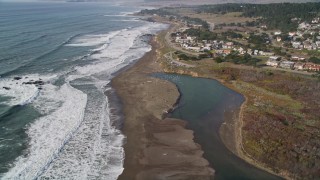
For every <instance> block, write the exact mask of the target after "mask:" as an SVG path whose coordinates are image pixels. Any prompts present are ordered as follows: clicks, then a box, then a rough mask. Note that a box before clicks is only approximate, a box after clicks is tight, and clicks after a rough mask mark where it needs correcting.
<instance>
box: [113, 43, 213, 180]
mask: <svg viewBox="0 0 320 180" xmlns="http://www.w3.org/2000/svg"><path fill="white" fill-rule="evenodd" d="M151 45H152V50H151V51H150V52H148V53H147V54H145V55H144V57H143V58H141V59H140V60H139V61H138V62H137V63H136V64H135V65H134V66H132V67H131V68H129V69H127V70H126V71H123V72H121V73H120V74H119V75H118V76H117V77H115V78H114V79H113V80H112V87H113V88H114V89H115V90H116V93H117V95H118V96H119V97H120V100H121V102H122V105H123V113H124V118H125V120H124V124H123V129H122V131H123V133H124V134H125V136H126V142H125V144H124V150H125V159H124V171H123V173H122V174H121V175H120V176H119V178H118V179H120V180H121V179H141V180H144V179H155V180H156V179H201V180H207V179H208V180H209V179H213V174H214V170H213V169H212V168H210V167H209V163H208V161H207V160H206V159H204V158H203V157H202V155H203V151H202V150H201V147H200V146H199V145H198V144H196V143H195V142H194V141H193V139H194V136H193V132H192V131H191V130H187V129H185V126H186V122H184V121H182V120H178V119H169V118H163V115H164V114H165V113H166V112H167V111H168V110H169V109H171V108H172V107H173V106H174V104H175V103H176V101H177V99H178V97H179V92H178V90H177V88H176V86H175V85H174V84H172V83H170V82H167V81H164V80H161V79H157V78H154V77H152V76H151V74H152V73H155V72H162V70H161V68H160V65H159V63H158V62H157V58H158V56H157V51H156V50H157V48H158V46H159V44H158V43H157V41H156V40H155V39H152V40H151Z"/></svg>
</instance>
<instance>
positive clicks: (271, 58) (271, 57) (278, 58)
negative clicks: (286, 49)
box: [269, 56, 281, 61]
mask: <svg viewBox="0 0 320 180" xmlns="http://www.w3.org/2000/svg"><path fill="white" fill-rule="evenodd" d="M280 59H281V57H279V56H270V57H269V60H273V61H278V60H280Z"/></svg>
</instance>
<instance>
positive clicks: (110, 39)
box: [4, 23, 166, 179]
mask: <svg viewBox="0 0 320 180" xmlns="http://www.w3.org/2000/svg"><path fill="white" fill-rule="evenodd" d="M165 27H166V26H165V25H163V24H157V23H147V24H146V25H144V26H141V27H137V28H131V29H123V30H121V31H115V32H110V33H108V34H105V35H86V36H83V37H80V38H78V39H77V40H75V42H71V43H70V44H68V45H70V46H94V45H100V47H98V48H96V49H93V50H94V51H95V52H96V53H94V54H92V55H91V58H92V59H94V60H95V61H92V62H91V64H88V65H86V66H79V67H76V68H75V69H76V71H75V72H73V73H71V74H65V75H64V76H65V83H64V85H62V86H55V85H53V84H50V83H48V84H46V85H45V86H44V88H43V89H42V90H41V91H40V95H39V97H38V98H37V99H36V100H35V101H34V102H33V103H32V105H34V107H36V108H37V109H39V110H40V112H41V113H42V114H44V116H42V117H41V118H39V119H37V120H36V121H35V122H34V123H32V124H30V126H29V127H28V130H27V134H28V136H29V137H30V143H29V146H30V147H29V152H30V153H29V154H28V155H27V156H26V157H19V158H18V159H17V160H16V162H15V163H14V167H13V168H12V169H10V171H9V172H8V173H6V174H5V176H4V179H34V178H39V177H40V178H58V179H59V178H60V179H61V178H67V179H116V178H117V177H118V176H119V175H120V174H121V172H122V170H123V167H122V161H123V158H124V152H123V148H122V143H123V140H124V138H125V137H124V136H123V135H122V134H121V132H120V131H119V130H117V129H116V128H115V127H113V126H112V125H111V124H112V120H115V119H111V117H112V114H110V108H109V102H108V98H101V97H104V91H106V89H105V88H104V87H105V85H106V84H108V83H109V82H110V78H111V77H112V76H111V75H112V73H114V72H116V71H118V70H119V69H121V68H122V67H124V66H126V65H128V64H130V63H131V62H132V61H134V60H136V59H138V58H140V57H141V56H142V55H143V54H144V53H146V52H147V51H150V49H151V48H150V45H148V44H146V43H144V42H143V41H142V40H141V39H140V37H141V36H143V35H144V34H150V33H155V32H156V31H159V30H161V29H163V28H165ZM68 45H67V46H68Z"/></svg>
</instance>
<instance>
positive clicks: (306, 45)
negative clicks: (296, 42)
mask: <svg viewBox="0 0 320 180" xmlns="http://www.w3.org/2000/svg"><path fill="white" fill-rule="evenodd" d="M303 48H305V49H308V50H312V49H313V46H312V44H311V43H310V42H307V41H305V42H303Z"/></svg>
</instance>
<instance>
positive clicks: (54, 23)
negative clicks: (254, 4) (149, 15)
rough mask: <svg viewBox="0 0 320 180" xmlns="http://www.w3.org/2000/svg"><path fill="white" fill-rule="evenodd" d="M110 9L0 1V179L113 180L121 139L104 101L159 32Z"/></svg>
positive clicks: (122, 9) (123, 10)
mask: <svg viewBox="0 0 320 180" xmlns="http://www.w3.org/2000/svg"><path fill="white" fill-rule="evenodd" d="M140 9H141V8H140V7H133V6H126V5H119V4H113V3H62V2H60V3H39V2H38V3H2V2H0V162H1V163H0V178H1V179H36V178H41V179H42V178H59V179H116V178H117V177H118V176H119V175H120V174H121V172H122V170H123V166H122V165H123V164H122V161H123V158H124V152H123V148H122V145H123V142H124V141H125V137H124V136H123V135H122V134H121V131H120V130H119V129H118V128H117V127H115V126H113V124H117V122H116V121H119V118H118V117H117V116H116V114H114V113H112V112H114V111H113V110H112V108H111V107H114V106H112V104H110V100H109V98H108V97H107V96H106V95H105V94H107V93H108V92H109V91H112V89H111V87H110V86H109V82H110V79H111V78H112V77H113V74H114V73H115V72H117V71H119V70H120V69H121V68H123V67H125V66H128V65H129V64H131V63H133V62H134V61H135V60H137V59H138V58H140V57H142V56H143V55H144V54H145V53H146V52H148V51H150V50H151V47H150V46H149V45H148V43H147V40H146V36H145V35H147V34H154V33H156V32H157V31H159V30H162V29H164V28H166V25H164V24H158V23H151V22H146V21H142V20H140V19H139V18H138V17H134V16H131V15H129V14H130V13H132V12H135V11H138V10H140Z"/></svg>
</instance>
